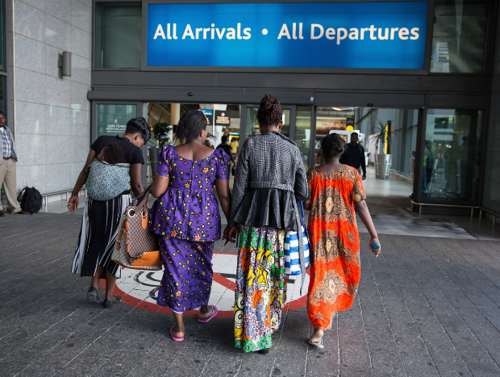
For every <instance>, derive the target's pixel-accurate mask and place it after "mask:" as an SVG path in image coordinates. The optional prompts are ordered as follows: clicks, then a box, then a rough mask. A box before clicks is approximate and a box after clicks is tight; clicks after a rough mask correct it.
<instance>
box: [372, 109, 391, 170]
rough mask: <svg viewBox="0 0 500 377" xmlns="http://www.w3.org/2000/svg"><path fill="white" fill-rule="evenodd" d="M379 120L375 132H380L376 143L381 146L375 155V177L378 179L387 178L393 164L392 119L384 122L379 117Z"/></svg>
mask: <svg viewBox="0 0 500 377" xmlns="http://www.w3.org/2000/svg"><path fill="white" fill-rule="evenodd" d="M377 122H378V126H377V127H376V128H375V130H374V133H376V134H377V133H378V135H377V138H376V139H375V143H376V145H377V146H379V147H381V148H379V153H378V154H376V155H375V177H376V178H377V179H387V178H389V172H390V171H391V164H392V154H391V121H390V120H388V121H387V122H385V123H382V122H381V121H380V120H378V119H377ZM380 152H382V153H380Z"/></svg>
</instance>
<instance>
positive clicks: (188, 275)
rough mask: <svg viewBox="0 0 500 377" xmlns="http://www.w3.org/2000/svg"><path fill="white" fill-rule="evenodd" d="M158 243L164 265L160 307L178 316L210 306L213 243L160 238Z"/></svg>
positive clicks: (159, 293)
mask: <svg viewBox="0 0 500 377" xmlns="http://www.w3.org/2000/svg"><path fill="white" fill-rule="evenodd" d="M158 243H159V244H160V255H161V259H162V261H163V265H164V266H165V272H164V274H163V279H162V280H161V284H160V289H159V291H158V305H161V306H168V307H169V308H170V309H172V310H173V311H174V312H177V313H184V312H185V311H188V310H192V309H196V308H199V307H200V306H203V305H208V300H209V298H210V292H211V290H212V279H213V276H214V272H213V270H212V255H213V246H214V244H213V242H211V243H208V242H191V241H186V240H181V239H178V238H169V237H163V236H158Z"/></svg>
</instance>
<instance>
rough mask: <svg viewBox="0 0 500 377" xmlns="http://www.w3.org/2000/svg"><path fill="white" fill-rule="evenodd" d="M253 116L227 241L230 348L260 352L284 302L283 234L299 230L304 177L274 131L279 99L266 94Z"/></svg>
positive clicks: (293, 149) (290, 145)
mask: <svg viewBox="0 0 500 377" xmlns="http://www.w3.org/2000/svg"><path fill="white" fill-rule="evenodd" d="M257 119H258V121H259V127H260V135H259V136H254V137H252V138H249V139H247V140H246V141H245V143H244V145H243V146H242V148H241V151H240V156H239V159H238V164H237V165H236V177H235V180H234V188H233V202H232V205H231V220H230V224H231V225H234V226H233V227H232V228H231V231H230V235H229V240H230V241H232V242H234V241H235V240H236V239H238V246H239V254H238V266H237V270H236V288H235V303H234V337H235V347H236V348H242V349H243V351H244V352H259V353H262V354H266V353H268V352H269V349H270V347H271V346H272V339H271V335H272V334H273V333H274V332H275V331H276V330H277V329H278V327H279V325H280V322H281V314H282V311H283V308H284V306H285V303H286V289H287V287H286V284H287V280H288V278H287V275H286V272H285V255H284V254H285V236H286V233H287V231H292V232H293V231H295V232H299V234H300V233H301V227H302V224H301V223H300V215H299V213H298V210H297V201H301V200H305V199H306V198H307V181H306V174H305V169H304V163H303V162H302V155H301V154H300V151H299V148H298V147H297V145H296V144H295V142H293V141H292V140H290V139H289V138H287V137H286V136H284V135H282V134H281V133H280V131H281V127H282V125H283V110H282V108H281V103H280V102H279V101H278V100H277V99H276V98H274V97H272V96H270V95H266V96H265V97H264V98H263V99H262V101H261V103H260V106H259V111H258V114H257ZM298 245H299V253H301V251H300V249H303V247H300V245H301V244H300V243H299V244H298ZM302 246H303V245H302ZM302 252H303V250H302ZM299 258H300V256H299ZM300 259H301V260H302V261H301V265H300V270H301V272H304V273H305V264H304V262H305V261H304V258H303V257H302V258H300Z"/></svg>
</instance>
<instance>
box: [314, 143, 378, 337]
mask: <svg viewBox="0 0 500 377" xmlns="http://www.w3.org/2000/svg"><path fill="white" fill-rule="evenodd" d="M344 148H345V141H344V139H342V137H341V136H340V135H338V134H335V133H333V134H330V135H328V136H326V137H325V138H324V139H323V141H322V142H321V153H322V156H323V159H324V161H325V163H324V164H323V165H320V166H318V167H315V168H312V169H310V170H309V171H308V172H307V180H308V183H309V198H308V199H307V201H306V202H305V203H304V208H305V209H308V210H310V213H309V225H308V231H309V237H310V239H311V244H312V255H311V258H310V260H311V269H310V273H311V280H310V283H309V290H308V295H307V314H308V315H309V320H310V321H311V324H312V325H313V327H314V335H313V336H312V337H311V338H310V339H309V344H311V345H313V346H317V347H323V342H322V338H323V330H328V329H330V328H331V323H332V319H333V317H334V315H335V313H336V312H339V311H342V310H347V309H349V308H350V307H351V305H352V302H353V300H354V297H355V296H356V292H357V290H358V284H359V278H360V274H361V265H360V260H359V235H358V228H357V225H356V213H358V215H359V217H360V218H361V221H363V223H364V224H365V226H366V228H367V229H368V232H369V233H370V236H371V239H370V250H372V251H373V252H374V253H375V255H376V256H378V254H379V253H380V250H381V248H380V247H379V248H378V249H377V248H375V249H373V248H372V244H373V243H374V242H376V243H377V244H378V245H379V246H380V242H379V240H378V236H377V231H376V230H375V227H374V225H373V222H372V219H371V217H370V212H369V211H368V207H367V205H366V202H365V199H366V196H365V192H364V190H363V183H362V181H361V177H360V175H359V173H358V172H357V171H356V169H354V168H352V167H350V166H347V165H342V164H341V163H340V162H339V159H340V156H341V155H342V153H343V152H344ZM373 246H375V245H373Z"/></svg>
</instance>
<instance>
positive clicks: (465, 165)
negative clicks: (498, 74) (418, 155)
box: [422, 109, 483, 202]
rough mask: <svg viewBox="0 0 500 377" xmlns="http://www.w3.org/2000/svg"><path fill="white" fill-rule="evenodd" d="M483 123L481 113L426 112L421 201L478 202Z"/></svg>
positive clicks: (431, 110)
mask: <svg viewBox="0 0 500 377" xmlns="http://www.w3.org/2000/svg"><path fill="white" fill-rule="evenodd" d="M482 122H483V112H482V111H477V110H437V109H430V110H428V112H427V125H426V132H425V151H424V160H423V173H422V174H423V176H422V196H423V197H424V198H436V199H437V198H440V199H444V200H460V201H468V202H476V201H478V200H479V177H480V164H481V143H482V140H481V139H482V133H481V129H482V127H481V124H482Z"/></svg>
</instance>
